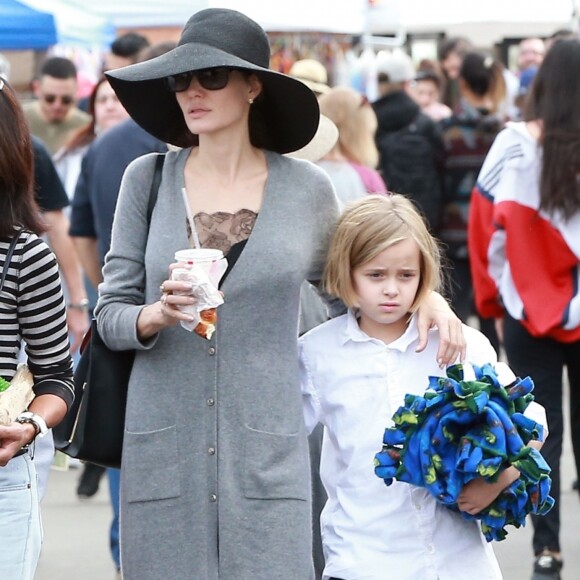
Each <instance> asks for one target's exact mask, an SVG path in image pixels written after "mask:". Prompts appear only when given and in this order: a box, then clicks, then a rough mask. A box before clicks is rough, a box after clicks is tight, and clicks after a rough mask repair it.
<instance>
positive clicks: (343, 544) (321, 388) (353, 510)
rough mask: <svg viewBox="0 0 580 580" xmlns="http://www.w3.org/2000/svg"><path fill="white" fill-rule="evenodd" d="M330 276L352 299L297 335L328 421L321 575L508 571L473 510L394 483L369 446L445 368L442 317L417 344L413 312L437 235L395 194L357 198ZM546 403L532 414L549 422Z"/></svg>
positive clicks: (315, 416) (473, 348)
mask: <svg viewBox="0 0 580 580" xmlns="http://www.w3.org/2000/svg"><path fill="white" fill-rule="evenodd" d="M324 280H325V285H326V289H327V291H328V292H329V293H330V294H332V295H335V296H338V297H339V298H341V299H342V300H343V301H344V302H345V304H347V305H348V306H349V307H350V310H349V312H348V313H347V314H345V315H343V316H341V317H338V318H335V319H333V320H331V321H329V322H327V323H325V324H323V325H322V326H319V327H317V328H316V329H314V330H312V331H311V332H309V333H307V334H306V335H304V336H303V337H302V338H301V339H300V372H301V382H302V391H303V401H304V414H305V419H306V425H307V428H308V429H310V430H311V429H313V428H314V426H315V425H316V424H317V423H319V422H320V423H322V424H323V425H324V426H325V436H324V443H323V450H322V461H321V467H320V470H321V478H322V481H323V483H324V486H325V488H326V491H327V494H328V501H327V503H326V506H325V508H324V510H323V513H322V517H321V528H322V538H323V545H324V552H325V558H326V568H325V571H324V578H331V579H333V578H334V579H341V580H362V579H376V580H379V579H384V578H387V577H392V576H391V574H393V575H394V576H396V577H397V578H403V579H406V578H408V579H415V578H421V579H439V580H449V579H464V578H465V577H466V575H467V574H469V575H470V577H471V578H473V579H475V578H477V579H492V578H493V579H497V578H501V572H500V570H499V566H498V563H497V561H496V559H495V556H494V553H493V550H492V548H491V546H490V545H489V544H487V543H486V542H485V540H484V538H483V536H482V534H481V531H480V528H479V525H478V523H477V522H474V521H467V520H465V519H463V518H462V516H461V515H460V514H458V513H455V512H452V511H450V510H449V509H448V508H446V507H444V506H443V505H441V504H438V503H437V502H436V501H435V499H434V498H433V497H432V496H431V495H429V493H428V492H427V491H426V490H425V489H423V488H419V487H415V486H412V485H409V484H406V483H401V482H397V481H395V482H394V483H393V484H392V485H391V486H389V487H387V486H385V484H384V483H383V481H382V480H381V479H379V478H378V477H376V476H375V474H374V469H373V458H374V455H375V453H376V452H377V451H378V450H379V448H380V447H381V442H382V436H383V433H384V429H385V427H386V426H387V423H388V421H389V418H390V417H391V416H392V415H393V413H394V412H395V411H396V410H397V409H398V408H399V406H400V405H401V404H402V403H403V398H404V395H405V394H406V393H415V394H422V393H423V392H424V391H425V389H426V387H427V384H428V376H430V375H438V376H443V375H444V370H442V369H441V368H440V367H439V366H437V363H436V357H435V352H436V350H437V344H438V342H439V336H438V331H437V330H436V329H433V330H432V331H431V335H430V337H429V344H428V346H427V348H426V349H425V350H424V351H422V352H420V353H418V352H416V347H417V339H418V334H417V325H416V316H415V315H414V313H415V312H416V310H417V308H418V307H419V306H420V304H421V303H422V302H423V300H424V299H425V296H427V295H428V294H429V292H430V291H431V290H434V289H436V288H437V287H438V286H439V284H440V269H439V250H438V247H437V243H436V241H435V240H434V238H432V237H431V235H430V234H429V233H428V231H427V228H426V226H425V223H424V221H423V219H422V218H421V216H420V215H419V213H418V212H417V211H416V209H415V207H414V206H413V204H412V202H411V201H409V200H408V199H406V198H405V197H403V196H401V195H392V196H389V197H383V196H369V197H367V198H365V199H363V200H360V201H358V202H354V203H353V204H351V205H350V206H349V208H348V209H347V211H346V212H345V213H344V214H343V216H342V218H341V220H340V222H339V224H338V227H337V229H336V232H335V233H334V237H333V240H332V243H331V247H330V251H329V256H328V262H327V266H326V271H325V276H324ZM464 334H465V337H466V341H467V361H468V362H470V363H474V364H477V365H482V364H484V363H487V362H489V363H491V364H495V363H496V362H497V356H496V353H495V351H494V350H493V348H492V347H491V345H490V343H489V341H488V340H487V339H486V338H485V337H484V336H483V335H482V334H480V333H479V332H478V331H476V330H474V329H471V328H469V327H464ZM528 408H529V407H528ZM536 411H538V409H537V408H536ZM539 411H540V413H539V416H537V417H533V418H534V419H535V420H539V422H541V423H542V424H545V420H544V419H543V417H542V416H541V409H539ZM527 414H530V415H531V414H532V413H527ZM534 414H536V413H534ZM517 477H518V472H517V471H516V470H515V468H513V467H509V468H508V469H506V470H505V471H504V472H503V473H502V475H501V476H500V478H499V481H498V482H497V483H496V484H488V483H487V482H485V481H484V480H483V479H479V480H474V481H472V482H470V484H468V485H467V486H465V487H464V489H463V493H462V495H461V497H460V500H459V502H458V504H459V508H460V509H461V510H463V511H466V512H469V513H470V514H475V513H478V512H479V511H481V510H482V509H483V508H484V507H486V506H487V505H489V504H490V503H491V502H492V501H493V500H494V499H495V498H496V497H497V495H498V494H499V493H500V492H501V490H502V489H504V488H505V487H507V486H508V485H510V484H511V483H512V482H513V481H514V480H515V479H516V478H517ZM389 571H390V572H389Z"/></svg>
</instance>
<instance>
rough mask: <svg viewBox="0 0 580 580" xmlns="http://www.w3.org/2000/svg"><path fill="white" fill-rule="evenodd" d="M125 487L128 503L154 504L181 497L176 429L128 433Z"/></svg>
mask: <svg viewBox="0 0 580 580" xmlns="http://www.w3.org/2000/svg"><path fill="white" fill-rule="evenodd" d="M123 471H124V477H125V478H126V485H125V486H124V490H125V493H126V494H127V501H129V502H140V501H155V500H160V499H170V498H175V497H179V496H180V495H181V486H180V477H179V461H178V457H177V429H176V427H175V425H172V426H171V427H166V428H164V429H159V430H156V431H146V432H142V433H133V432H131V431H125V439H124V449H123Z"/></svg>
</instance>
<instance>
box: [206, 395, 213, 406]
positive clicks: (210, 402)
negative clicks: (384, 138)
mask: <svg viewBox="0 0 580 580" xmlns="http://www.w3.org/2000/svg"><path fill="white" fill-rule="evenodd" d="M214 405H215V399H212V398H211V397H210V398H209V399H208V400H207V406H208V407H213V406H214Z"/></svg>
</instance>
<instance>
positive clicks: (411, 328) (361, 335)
mask: <svg viewBox="0 0 580 580" xmlns="http://www.w3.org/2000/svg"><path fill="white" fill-rule="evenodd" d="M346 317H347V318H346V326H345V327H344V330H343V332H342V344H343V345H344V344H346V343H347V342H349V341H352V342H375V343H377V344H381V345H382V346H386V347H387V348H390V349H394V350H399V351H401V352H405V351H406V350H407V348H409V345H410V344H411V343H412V342H415V341H416V340H417V339H418V338H419V330H418V328H417V316H416V315H415V314H413V315H412V316H411V320H410V322H409V324H408V326H407V330H405V332H404V333H403V335H402V336H400V337H399V338H397V340H395V341H394V342H391V344H387V345H385V343H384V342H383V341H382V340H379V339H377V338H372V337H370V336H369V335H368V334H366V333H365V332H363V331H362V330H361V328H360V326H359V325H358V321H357V312H356V310H353V309H352V308H349V310H348V313H347V315H346Z"/></svg>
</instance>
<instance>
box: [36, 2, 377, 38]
mask: <svg viewBox="0 0 580 580" xmlns="http://www.w3.org/2000/svg"><path fill="white" fill-rule="evenodd" d="M26 2H27V3H29V4H32V3H35V4H36V3H40V4H46V0H26ZM53 3H54V4H55V5H56V4H58V3H59V2H58V0H51V3H50V6H51V10H52V11H53V12H54V13H55V14H57V15H58V11H59V10H60V7H56V6H55V8H53V6H52V4H53ZM66 5H67V6H69V7H76V8H78V9H79V10H89V11H90V12H91V13H92V14H94V15H98V16H100V17H102V18H106V19H109V20H110V22H111V23H112V24H113V25H114V26H116V27H117V28H130V27H150V26H151V27H157V26H183V25H184V24H185V22H186V21H187V19H188V18H189V17H190V16H191V15H192V14H193V13H194V12H197V11H198V10H202V9H203V8H232V9H234V10H239V11H241V12H244V13H245V14H247V15H248V16H250V17H251V18H253V19H254V20H256V21H258V22H259V23H260V24H261V25H262V26H263V27H264V28H265V29H266V30H269V31H288V32H294V31H316V32H336V33H346V34H348V33H356V34H360V33H361V32H362V31H363V29H364V23H365V8H366V5H367V0H343V1H342V2H340V5H339V4H337V2H336V0H292V1H289V2H276V1H271V0H164V1H159V0H122V1H120V0H99V1H98V2H94V1H93V0H66Z"/></svg>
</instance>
